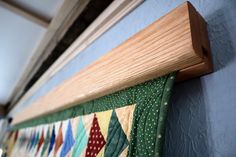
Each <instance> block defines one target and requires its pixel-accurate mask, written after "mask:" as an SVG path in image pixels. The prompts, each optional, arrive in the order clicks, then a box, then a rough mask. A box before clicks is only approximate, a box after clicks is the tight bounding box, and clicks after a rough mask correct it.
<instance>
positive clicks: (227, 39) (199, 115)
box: [10, 0, 236, 157]
mask: <svg viewBox="0 0 236 157" xmlns="http://www.w3.org/2000/svg"><path fill="white" fill-rule="evenodd" d="M183 2H184V1H183V0H146V1H145V2H144V3H143V4H142V5H140V6H139V7H138V8H137V9H135V10H134V11H133V12H131V13H130V14H129V15H128V16H126V17H125V18H124V19H123V20H121V21H120V22H119V23H117V24H116V25H115V26H114V27H113V28H111V29H110V30H109V31H108V32H106V33H105V34H104V35H103V36H101V37H100V38H99V39H98V40H97V41H95V42H94V43H93V44H92V45H90V46H89V47H88V48H87V49H86V50H85V51H83V52H82V53H80V54H79V55H78V56H77V57H76V58H75V59H74V60H73V61H71V62H70V63H69V64H68V65H66V66H65V67H64V68H63V69H62V70H61V71H60V72H58V73H57V75H56V76H54V77H53V78H52V79H51V80H49V81H48V82H47V83H46V84H45V85H44V86H43V87H42V88H41V89H39V90H38V91H37V92H36V93H35V94H34V95H33V96H32V97H31V98H30V99H29V100H27V101H26V102H24V103H22V104H20V105H19V106H18V107H16V108H14V109H13V110H12V111H11V113H10V115H13V116H14V114H15V113H16V112H18V111H19V110H21V109H22V108H23V107H25V106H28V105H30V104H31V103H32V102H33V101H35V100H36V99H37V98H39V97H40V96H42V95H44V94H45V93H47V92H48V91H49V90H51V89H52V88H53V87H55V86H56V85H58V84H60V83H61V82H62V81H64V80H65V79H67V78H69V77H70V76H72V75H73V74H75V73H77V72H78V71H80V70H81V69H82V68H84V67H85V66H87V65H88V64H90V63H91V62H93V61H95V60H96V59H98V58H99V57H100V56H102V55H104V54H105V53H107V52H108V51H109V50H111V49H112V48H114V47H116V46H117V45H119V44H120V43H121V42H123V41H125V40H126V39H127V38H128V37H130V36H132V35H133V34H135V33H136V32H138V31H139V30H141V29H142V28H144V27H146V26H147V25H149V24H151V23H152V22H154V21H155V20H157V19H159V18H160V17H161V16H163V15H165V14H166V13H167V12H169V11H170V10H172V9H173V8H175V7H176V6H178V5H179V4H181V3H183ZM191 2H192V4H193V5H194V6H195V7H196V9H197V10H198V11H199V12H200V14H201V15H202V16H203V17H204V18H205V19H206V21H207V23H208V32H209V37H210V42H211V48H212V53H213V59H214V68H215V70H214V73H212V74H209V75H206V76H203V77H201V78H197V79H194V80H190V81H186V82H183V83H178V84H176V85H175V88H174V92H173V97H172V100H171V102H172V103H171V106H170V110H169V115H168V123H167V131H166V143H165V156H166V157H234V156H236V134H235V132H236V121H235V119H236V83H235V79H236V58H235V54H236V40H235V36H236V18H235V17H236V1H235V0H192V1H191ZM91 75H92V74H91Z"/></svg>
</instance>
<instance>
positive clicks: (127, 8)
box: [12, 0, 144, 110]
mask: <svg viewBox="0 0 236 157" xmlns="http://www.w3.org/2000/svg"><path fill="white" fill-rule="evenodd" d="M143 1H144V0H116V1H114V2H112V4H110V6H108V8H107V9H106V10H105V11H104V12H103V13H102V14H101V15H100V16H99V17H98V18H97V19H96V20H95V21H94V22H93V23H92V24H91V25H90V26H89V27H88V28H87V29H86V30H85V31H84V33H82V34H81V35H80V36H79V37H78V38H77V39H76V41H75V42H74V43H73V44H72V45H71V46H70V47H69V48H68V49H67V50H66V51H65V52H64V53H63V55H62V56H61V57H60V58H59V59H58V60H57V61H56V62H55V63H54V64H53V65H52V66H51V67H50V68H49V69H48V70H47V71H46V72H45V73H44V74H43V75H42V76H41V78H40V79H39V80H38V81H37V82H36V83H35V84H34V85H33V86H32V87H31V88H30V89H29V90H28V92H26V94H25V95H24V96H23V97H22V98H21V99H20V100H19V101H18V102H17V104H15V105H14V108H15V107H17V106H18V105H20V104H22V103H23V102H25V101H26V100H27V99H28V98H30V97H31V96H32V95H33V94H34V93H35V92H36V91H37V90H38V89H39V88H40V87H41V86H42V85H43V84H44V83H45V82H47V81H48V80H49V79H50V78H52V77H53V76H54V75H55V74H56V73H57V72H58V71H59V70H60V69H62V68H63V67H64V66H65V65H66V64H67V63H68V62H70V61H71V60H72V59H73V58H74V57H75V56H76V55H78V54H79V53H80V52H82V51H83V50H84V49H85V48H87V47H88V46H89V45H90V44H91V43H93V42H94V41H95V40H96V39H97V38H98V37H100V36H101V35H102V34H103V33H105V32H106V31H107V30H109V29H110V28H111V27H112V26H113V25H114V24H116V23H117V22H118V21H120V20H121V19H122V18H123V17H124V16H125V15H127V14H128V13H129V12H131V11H132V10H133V9H135V8H136V7H137V6H138V5H140V4H141V3H142V2H143ZM75 50H76V51H75ZM14 108H13V109H12V110H14Z"/></svg>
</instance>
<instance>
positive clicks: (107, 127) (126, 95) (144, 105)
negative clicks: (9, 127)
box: [6, 74, 175, 157]
mask: <svg viewBox="0 0 236 157" xmlns="http://www.w3.org/2000/svg"><path fill="white" fill-rule="evenodd" d="M174 79H175V74H169V75H167V76H163V77H160V78H158V79H155V80H152V81H148V82H145V83H143V84H140V85H137V86H135V87H131V88H128V89H125V90H122V91H119V92H116V93H113V94H111V95H108V96H104V97H102V98H99V99H96V100H93V101H90V102H87V103H85V104H80V105H78V106H76V107H72V108H70V109H68V110H64V111H60V112H58V113H55V114H51V115H47V116H45V117H41V118H38V119H34V120H31V121H27V122H25V123H22V124H19V125H17V126H14V131H12V132H11V133H10V134H9V136H8V138H6V147H7V149H6V150H7V153H6V154H7V156H9V157H127V156H128V157H137V156H138V157H148V156H150V157H153V156H157V157H158V156H162V147H163V141H164V133H165V119H166V114H167V109H168V100H169V97H170V91H171V88H172V85H173V83H174Z"/></svg>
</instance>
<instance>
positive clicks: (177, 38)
mask: <svg viewBox="0 0 236 157" xmlns="http://www.w3.org/2000/svg"><path fill="white" fill-rule="evenodd" d="M201 20H203V19H201V18H199V16H198V13H197V12H196V11H195V9H194V8H193V7H192V5H191V4H190V3H188V2H186V3H184V4H183V5H181V6H179V7H177V8H176V9H174V10H173V11H171V12H170V13H168V14H167V15H165V16H163V17H162V18H160V19H159V20H157V21H156V22H154V23H153V24H151V25H150V26H148V27H146V28H145V29H143V30H142V31H140V32H139V33H137V34H136V35H134V36H132V37H131V38H129V39H128V40H127V41H125V42H124V43H122V44H121V45H119V46H118V47H116V48H114V49H113V50H111V51H110V52H109V53H107V54H106V55H104V56H103V57H101V58H100V59H98V60H97V61H96V62H94V63H93V64H91V65H89V66H88V67H86V68H85V69H83V70H81V71H80V72H79V73H77V74H76V75H74V76H73V77H71V78H70V79H68V80H66V81H65V82H63V83H62V84H61V85H59V86H57V87H56V88H54V89H53V90H52V91H50V92H49V93H48V94H47V95H45V96H43V97H41V98H40V99H38V100H37V101H36V102H34V103H33V104H32V105H30V106H29V107H27V108H26V109H25V110H23V111H22V112H20V113H18V114H17V115H16V116H15V118H14V120H13V124H18V123H20V122H23V121H26V120H29V119H32V118H36V117H39V116H42V115H45V114H49V113H52V112H56V111H59V110H63V109H65V108H69V107H71V106H74V105H77V104H80V103H83V102H86V101H89V100H92V99H95V98H98V97H101V96H104V95H106V94H110V93H113V92H116V91H118V90H121V89H124V88H127V87H130V86H133V85H136V84H138V83H142V82H144V81H147V80H150V79H153V78H156V77H159V76H162V75H165V74H167V73H170V72H173V71H178V70H185V71H186V69H188V68H191V66H196V65H201V64H203V63H204V57H205V55H204V53H203V52H202V48H201V47H202V43H203V42H202V41H201V40H202V39H201V37H199V36H198V34H197V33H198V32H199V30H200V31H201V29H198V28H197V27H198V26H200V23H201V22H200V21H201ZM193 29H195V30H193ZM203 33H204V32H203ZM194 70H195V69H194V68H192V70H191V71H194ZM196 71H199V70H196ZM202 74H203V73H202Z"/></svg>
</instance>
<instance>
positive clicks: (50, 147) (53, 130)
mask: <svg viewBox="0 0 236 157" xmlns="http://www.w3.org/2000/svg"><path fill="white" fill-rule="evenodd" d="M55 138H56V135H55V126H53V129H52V136H51V139H50V145H49V149H48V155H49V154H50V152H51V151H52V148H53V146H54V143H55Z"/></svg>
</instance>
